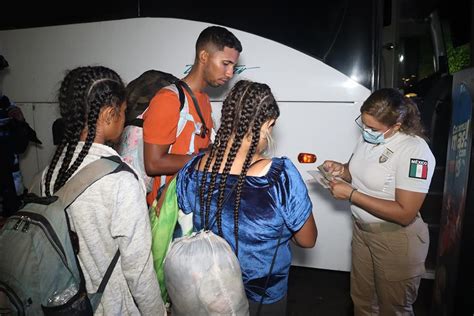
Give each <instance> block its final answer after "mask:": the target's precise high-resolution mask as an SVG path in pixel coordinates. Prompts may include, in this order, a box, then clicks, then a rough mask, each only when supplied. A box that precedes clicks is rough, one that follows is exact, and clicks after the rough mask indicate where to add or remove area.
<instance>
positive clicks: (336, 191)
mask: <svg viewBox="0 0 474 316" xmlns="http://www.w3.org/2000/svg"><path fill="white" fill-rule="evenodd" d="M352 190H354V188H353V187H352V186H351V185H350V184H348V183H346V182H343V181H339V180H333V181H330V182H329V191H330V192H331V194H332V196H333V197H334V198H336V199H338V200H348V199H349V197H350V195H351V193H352Z"/></svg>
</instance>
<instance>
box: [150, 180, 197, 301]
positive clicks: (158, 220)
mask: <svg viewBox="0 0 474 316" xmlns="http://www.w3.org/2000/svg"><path fill="white" fill-rule="evenodd" d="M157 206H158V200H157V199H155V200H154V201H153V203H152V204H151V206H150V209H149V215H150V225H151V238H152V240H151V253H152V255H153V266H154V268H155V272H156V276H157V278H158V283H159V284H160V291H161V298H162V299H163V302H167V301H168V293H167V291H166V284H165V277H164V271H163V261H164V259H165V256H166V254H167V253H168V249H169V246H170V244H171V241H172V240H173V234H175V230H176V223H178V227H179V232H180V236H179V237H182V236H189V235H190V234H191V233H192V230H193V218H192V213H191V214H188V215H186V214H184V213H183V212H182V211H181V210H179V208H178V200H177V196H176V179H173V180H172V181H171V182H170V183H169V184H168V188H167V189H166V193H165V199H164V201H163V204H162V205H161V208H160V216H159V217H157V216H156V208H157Z"/></svg>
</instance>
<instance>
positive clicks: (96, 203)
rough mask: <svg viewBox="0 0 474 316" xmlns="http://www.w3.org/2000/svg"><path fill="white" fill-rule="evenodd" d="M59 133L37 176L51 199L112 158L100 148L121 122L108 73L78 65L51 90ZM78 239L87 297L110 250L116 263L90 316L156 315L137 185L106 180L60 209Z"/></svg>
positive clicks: (120, 175)
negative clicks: (81, 172)
mask: <svg viewBox="0 0 474 316" xmlns="http://www.w3.org/2000/svg"><path fill="white" fill-rule="evenodd" d="M58 99H59V107H60V112H61V116H62V119H63V120H64V125H65V132H64V137H63V139H62V142H61V143H60V144H59V146H58V147H57V150H56V152H55V154H54V156H53V159H52V161H51V163H50V165H49V167H47V168H46V169H45V171H44V172H43V177H42V192H44V193H45V194H46V195H53V194H54V193H55V192H56V191H58V190H59V189H60V188H61V187H62V186H63V185H64V184H65V183H66V182H67V181H68V180H69V179H70V178H71V176H73V175H74V174H76V173H77V172H78V171H79V170H80V169H82V168H83V167H85V166H86V165H88V164H90V163H91V162H93V161H95V160H97V159H100V158H101V157H103V156H118V154H117V152H116V151H115V150H114V149H112V148H111V147H109V146H107V145H106V144H107V143H109V142H114V141H116V140H118V138H119V136H120V134H121V132H122V130H123V125H124V121H125V110H126V103H125V87H124V84H123V82H122V80H121V79H120V77H119V76H118V75H117V73H116V72H115V71H113V70H111V69H108V68H105V67H101V66H96V67H78V68H75V69H73V70H71V71H69V72H68V73H67V75H66V76H65V78H64V80H63V81H62V84H61V87H60V90H59V98H58ZM67 213H68V215H69V219H70V223H71V230H73V231H74V232H76V234H77V235H78V239H79V247H80V251H79V254H78V258H79V263H80V266H81V269H82V271H83V274H84V278H85V281H86V288H87V291H88V292H89V293H95V292H96V291H97V288H98V286H99V284H100V282H101V280H102V278H103V277H104V274H105V272H106V270H107V267H108V265H109V263H110V260H111V258H112V257H113V256H114V254H115V252H116V251H117V248H118V249H119V250H120V257H119V260H118V262H117V265H116V266H115V268H114V271H113V273H112V275H111V277H110V279H109V282H108V284H107V287H106V288H105V292H104V294H103V296H102V299H101V302H100V305H99V307H98V308H97V310H96V313H95V314H96V315H140V314H144V315H163V314H165V309H164V305H163V301H162V300H161V296H160V289H159V285H158V282H157V279H156V275H155V272H154V269H153V263H152V257H151V233H150V223H149V219H148V214H147V213H148V211H147V206H146V202H145V189H144V186H143V184H142V185H141V186H140V185H139V184H138V183H137V180H136V179H135V177H134V175H133V174H132V173H130V172H116V173H112V174H109V175H107V176H105V177H103V178H101V179H100V180H98V181H97V182H96V183H94V184H92V185H91V186H90V187H89V188H88V189H87V190H86V191H85V192H84V193H83V194H82V195H80V196H79V197H78V198H77V199H76V201H74V203H72V204H71V206H70V207H69V208H68V209H67Z"/></svg>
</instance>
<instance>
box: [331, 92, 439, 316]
mask: <svg viewBox="0 0 474 316" xmlns="http://www.w3.org/2000/svg"><path fill="white" fill-rule="evenodd" d="M360 111H361V115H360V116H359V117H358V118H357V119H356V123H357V124H358V125H359V127H360V129H361V132H362V136H361V138H360V140H359V142H358V143H357V145H356V147H355V150H354V153H353V155H352V157H351V159H350V160H349V162H348V163H345V164H342V163H339V162H335V161H325V162H324V164H323V166H324V168H325V169H326V170H327V171H329V172H330V173H332V174H333V175H335V176H339V177H342V178H343V179H344V180H346V181H347V182H352V183H351V184H352V186H351V185H349V184H347V183H344V182H342V181H334V182H332V183H331V188H330V190H331V192H332V194H333V196H334V197H335V198H336V199H343V200H349V202H350V203H351V210H352V215H353V218H354V225H353V235H352V268H351V296H352V300H353V302H354V312H355V315H373V314H377V315H413V308H412V304H413V303H414V302H415V300H416V297H417V292H418V286H419V284H420V279H421V275H422V274H423V273H424V272H425V259H426V255H427V253H428V246H429V235H428V228H427V225H426V224H425V223H424V222H423V220H422V219H421V217H420V215H419V210H420V208H421V205H422V204H423V201H424V199H425V196H426V193H427V192H428V189H429V187H430V182H431V177H432V176H433V171H434V169H435V158H434V156H433V154H432V153H431V150H430V149H429V147H428V145H427V143H426V141H425V140H424V139H423V128H422V126H421V123H420V115H419V112H418V109H417V107H416V105H415V104H414V103H413V102H412V101H411V100H410V99H408V98H406V97H405V96H403V95H402V94H401V93H400V92H398V91H397V90H394V89H380V90H378V91H375V92H374V93H373V94H372V95H371V96H370V97H369V98H368V99H367V100H366V101H365V102H364V104H363V105H362V107H361V109H360Z"/></svg>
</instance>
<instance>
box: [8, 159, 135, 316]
mask: <svg viewBox="0 0 474 316" xmlns="http://www.w3.org/2000/svg"><path fill="white" fill-rule="evenodd" d="M119 171H130V172H132V173H133V171H131V169H130V168H129V167H128V165H126V164H125V163H123V162H122V161H121V159H120V158H119V157H117V156H115V157H103V158H102V159H99V160H97V161H95V162H93V163H90V164H89V165H87V166H86V167H84V168H83V169H81V170H80V171H79V172H78V173H77V174H76V175H74V176H73V177H72V178H71V179H70V180H69V181H68V182H67V183H66V184H65V185H64V186H63V187H62V188H61V189H60V190H59V191H58V192H56V195H55V196H50V197H38V196H36V197H33V198H32V199H31V200H30V201H29V202H27V204H26V205H25V206H24V207H23V208H22V209H21V210H20V211H18V212H17V213H16V214H15V215H13V216H11V217H9V218H8V220H7V222H6V223H5V225H4V226H3V228H2V229H1V230H0V254H1V257H0V314H1V315H4V314H6V315H42V314H44V315H92V314H93V311H94V310H95V309H96V308H97V306H98V305H99V302H100V298H101V296H102V293H103V291H104V289H105V286H106V284H107V281H108V279H109V277H110V275H111V274H112V271H113V269H114V267H115V264H116V262H117V260H118V258H119V256H120V253H119V251H118V250H117V252H116V254H115V256H114V258H113V259H112V258H111V263H110V265H109V268H108V269H107V272H106V274H105V276H104V278H103V280H102V282H101V284H100V286H99V289H98V291H97V293H93V294H88V293H87V292H86V288H85V281H84V277H83V275H82V271H81V269H80V266H79V262H78V260H77V257H76V252H75V247H74V242H78V241H77V240H73V239H75V238H74V236H76V235H75V233H74V232H72V231H71V230H70V229H69V220H68V218H67V213H66V211H65V210H66V208H67V207H68V206H69V205H71V204H72V203H73V202H74V201H75V200H76V198H77V197H78V196H79V195H81V194H82V193H83V192H84V191H85V190H86V189H87V188H88V187H89V186H90V185H92V184H93V183H94V182H96V181H97V180H99V179H101V178H102V177H103V176H106V175H108V174H110V173H115V172H119ZM93 211H94V210H93V209H91V212H93ZM76 249H78V248H76Z"/></svg>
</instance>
